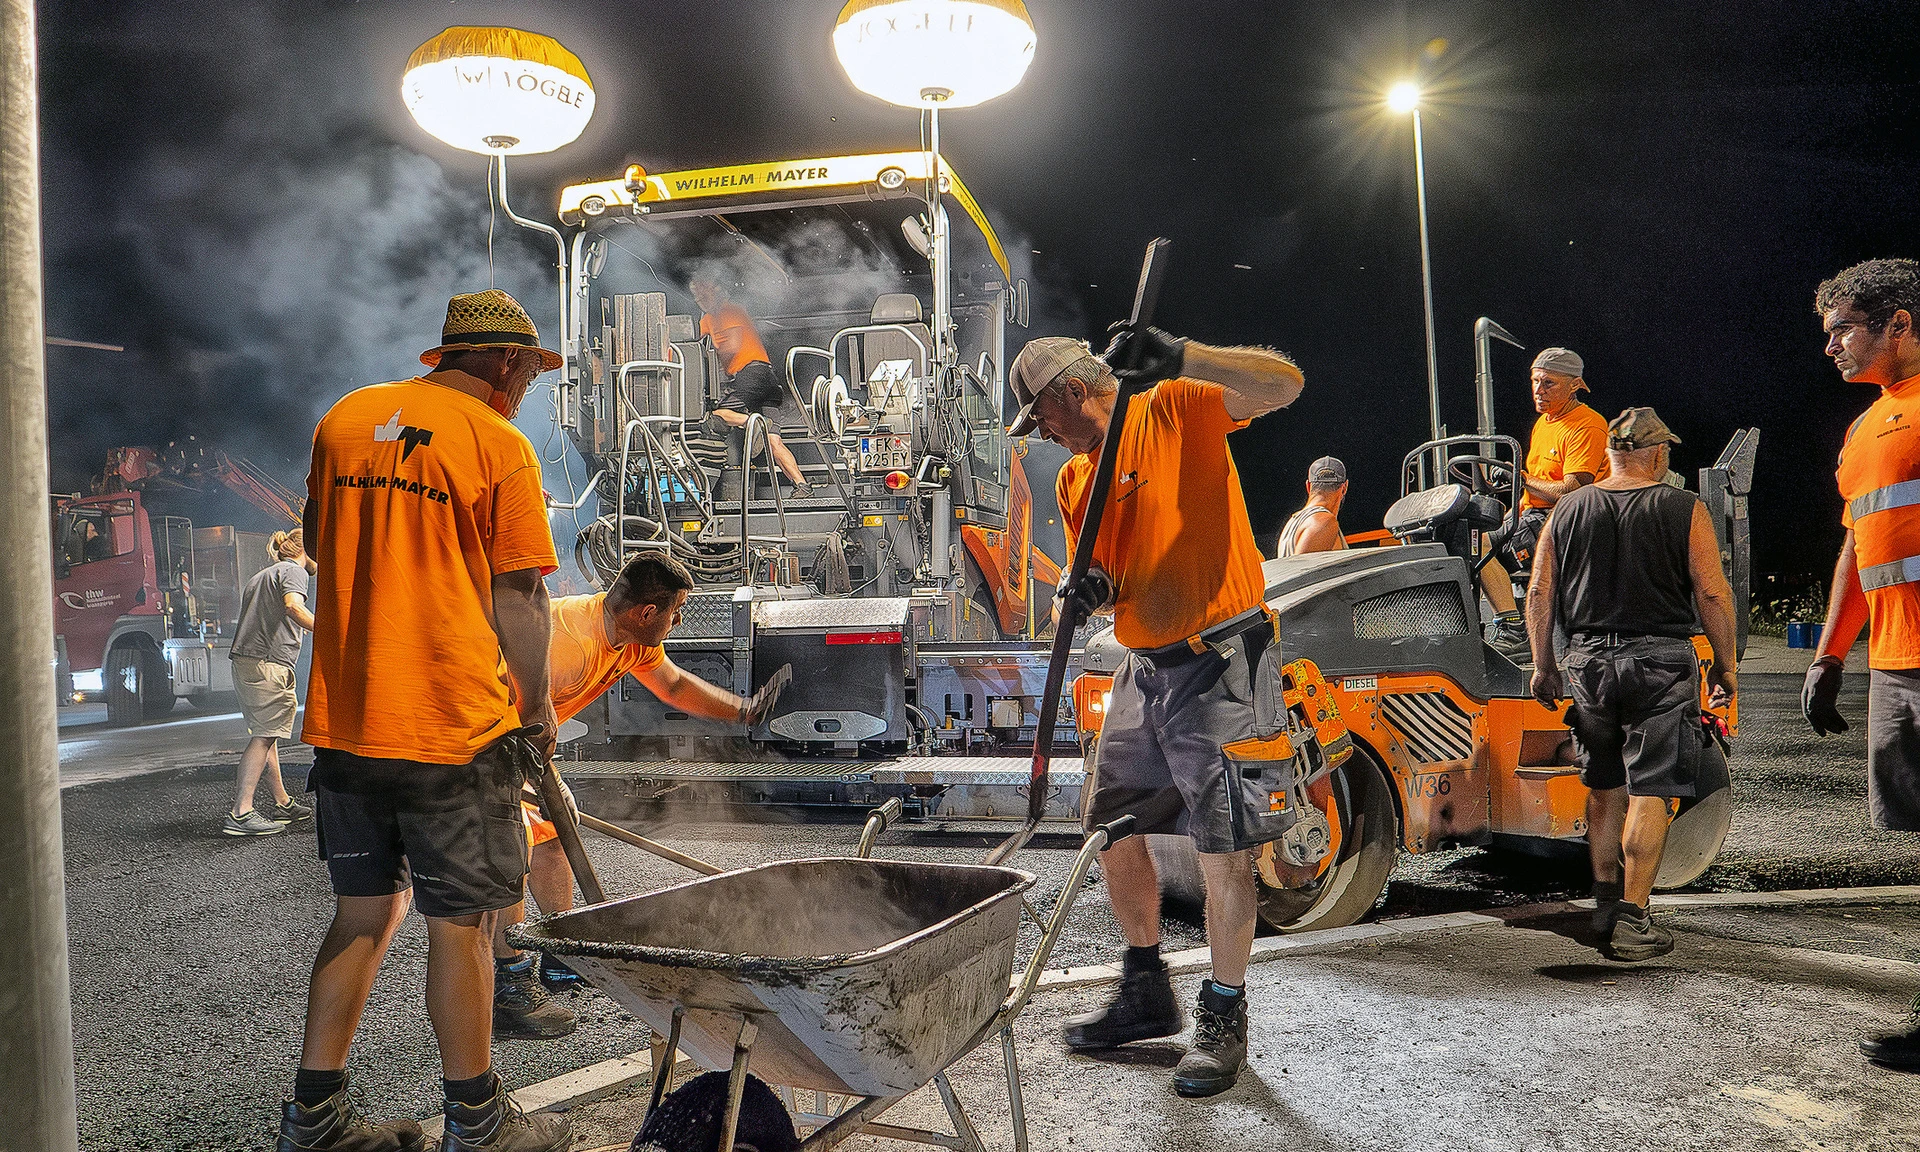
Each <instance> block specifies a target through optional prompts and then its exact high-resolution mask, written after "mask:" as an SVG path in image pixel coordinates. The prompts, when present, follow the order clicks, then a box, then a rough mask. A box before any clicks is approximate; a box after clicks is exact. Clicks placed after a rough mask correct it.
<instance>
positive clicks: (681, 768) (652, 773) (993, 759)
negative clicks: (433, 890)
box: [558, 756, 1087, 788]
mask: <svg viewBox="0 0 1920 1152" xmlns="http://www.w3.org/2000/svg"><path fill="white" fill-rule="evenodd" d="M558 767H559V768H560V772H561V774H562V775H564V776H567V777H569V778H577V779H589V778H609V779H611V778H622V777H630V778H634V779H643V780H833V781H840V782H843V783H855V784H896V785H900V784H952V785H973V786H987V787H1005V788H1024V787H1026V785H1027V782H1028V781H1029V780H1030V779H1031V778H1032V775H1031V773H1032V762H1031V761H1030V760H1028V759H1027V758H1026V757H1024V756H909V757H905V758H902V759H899V760H877V761H876V760H868V761H851V760H794V761H786V762H782V763H769V764H715V763H694V762H690V761H683V760H564V761H561V762H560V763H559V765H558ZM1086 778H1087V773H1086V768H1085V762H1084V761H1082V760H1081V759H1080V758H1079V757H1078V756H1071V757H1069V756H1061V757H1056V758H1054V760H1053V762H1052V763H1051V764H1050V765H1049V766H1048V772H1047V781H1048V783H1049V784H1050V785H1051V786H1052V787H1055V788H1078V787H1080V786H1081V785H1083V784H1085V783H1086Z"/></svg>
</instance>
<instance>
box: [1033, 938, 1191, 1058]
mask: <svg viewBox="0 0 1920 1152" xmlns="http://www.w3.org/2000/svg"><path fill="white" fill-rule="evenodd" d="M1183 1023H1184V1022H1183V1021H1182V1020H1181V1019H1180V1005H1179V1003H1178V1002H1177V1001H1175V1000H1174V998H1173V981H1172V980H1170V979H1168V978H1167V966H1166V965H1165V964H1162V963H1160V962H1159V961H1157V960H1156V961H1155V962H1154V964H1153V966H1152V967H1150V968H1149V967H1144V966H1143V967H1138V968H1132V967H1131V966H1130V968H1129V970H1127V971H1124V972H1122V974H1121V976H1120V990H1119V991H1118V992H1116V993H1114V997H1113V999H1112V1001H1110V1002H1109V1003H1108V1004H1107V1006H1106V1007H1105V1008H1101V1009H1098V1010H1096V1011H1093V1012H1084V1013H1082V1014H1080V1015H1078V1016H1069V1017H1067V1026H1066V1027H1065V1028H1063V1029H1061V1033H1060V1034H1061V1037H1062V1038H1063V1039H1065V1040H1066V1042H1067V1047H1069V1048H1071V1049H1073V1050H1074V1051H1075V1052H1092V1051H1096V1050H1098V1049H1101V1048H1116V1047H1118V1046H1120V1045H1122V1044H1131V1043H1132V1042H1134V1041H1135V1040H1153V1039H1155V1038H1157V1037H1161V1036H1174V1035H1178V1034H1179V1032H1180V1029H1181V1027H1182V1026H1183Z"/></svg>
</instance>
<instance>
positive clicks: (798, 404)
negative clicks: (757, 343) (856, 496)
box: [787, 344, 854, 515]
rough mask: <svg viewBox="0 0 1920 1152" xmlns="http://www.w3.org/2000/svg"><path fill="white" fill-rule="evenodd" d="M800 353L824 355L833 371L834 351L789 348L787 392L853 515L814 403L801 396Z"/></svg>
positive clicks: (798, 346)
mask: <svg viewBox="0 0 1920 1152" xmlns="http://www.w3.org/2000/svg"><path fill="white" fill-rule="evenodd" d="M800 355H809V356H821V357H824V358H825V359H826V361H827V371H829V372H831V371H833V353H831V352H829V351H827V350H826V349H825V348H815V347H814V346H813V345H811V344H796V345H794V346H793V347H791V348H789V349H787V392H788V393H789V394H790V395H792V397H793V406H794V407H795V408H797V409H799V410H800V422H801V423H802V424H805V425H806V426H807V439H809V440H811V441H813V445H814V447H816V448H818V449H820V462H821V463H822V464H825V465H826V466H827V479H829V480H831V481H833V487H834V490H835V491H837V492H839V493H840V503H841V504H843V505H845V506H846V509H847V513H848V515H852V514H853V511H854V507H853V494H852V493H850V492H848V491H847V486H846V485H845V484H843V483H841V481H840V473H838V472H836V471H835V470H834V467H833V456H832V454H831V453H829V452H828V451H827V443H826V441H824V440H822V439H821V438H820V429H818V428H816V427H814V424H813V413H812V412H811V411H810V409H811V407H812V405H810V404H808V403H807V402H806V401H805V400H804V399H802V398H801V396H800V381H799V380H797V379H796V378H795V377H794V375H793V361H794V358H795V357H796V356H800ZM833 447H834V448H835V450H838V449H839V447H840V445H839V443H838V442H837V441H836V442H835V443H834V445H833ZM849 471H851V470H849Z"/></svg>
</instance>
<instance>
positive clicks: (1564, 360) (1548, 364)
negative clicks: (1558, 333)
mask: <svg viewBox="0 0 1920 1152" xmlns="http://www.w3.org/2000/svg"><path fill="white" fill-rule="evenodd" d="M1533 366H1534V367H1535V368H1544V369H1546V370H1547V371H1549V372H1554V373H1558V374H1559V375H1561V376H1572V377H1573V378H1574V379H1576V380H1578V379H1580V378H1582V377H1584V376H1585V375H1586V372H1587V362H1586V361H1585V360H1582V359H1580V353H1578V352H1575V351H1574V350H1573V349H1571V348H1548V349H1546V350H1544V351H1542V352H1541V353H1540V355H1538V356H1535V357H1534V358H1533Z"/></svg>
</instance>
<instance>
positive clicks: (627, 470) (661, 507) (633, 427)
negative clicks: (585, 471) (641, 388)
mask: <svg viewBox="0 0 1920 1152" xmlns="http://www.w3.org/2000/svg"><path fill="white" fill-rule="evenodd" d="M670 422H680V421H679V418H678V417H675V416H638V417H635V418H634V419H632V420H629V421H627V424H626V427H625V429H624V430H623V431H622V432H621V434H620V483H619V484H618V486H617V487H616V488H615V493H616V494H615V496H614V517H615V519H614V528H615V531H616V533H617V539H618V542H619V546H620V559H621V562H622V563H624V562H625V561H626V558H627V545H628V541H627V477H628V476H629V475H631V463H630V462H631V460H632V454H633V434H634V433H635V432H638V433H640V436H641V441H642V444H643V446H644V447H645V449H646V453H647V464H648V474H649V475H650V476H652V477H654V478H655V479H658V477H659V463H658V462H659V461H662V460H664V461H665V462H666V466H667V471H668V473H669V474H671V475H672V477H673V479H674V480H675V481H676V482H677V483H679V484H680V486H681V487H683V488H685V489H686V490H687V491H689V492H691V493H693V494H694V499H695V500H696V501H698V502H699V504H700V511H701V517H700V518H701V520H702V521H703V522H704V521H706V520H709V519H711V518H712V516H713V510H712V509H711V508H710V507H709V506H708V504H707V500H706V493H705V492H704V491H703V490H702V487H701V485H699V484H696V483H694V482H692V480H691V479H690V478H689V477H688V476H687V475H686V474H685V473H684V472H682V471H681V469H680V466H679V465H678V464H676V463H674V461H673V457H672V456H671V455H669V454H668V452H667V450H666V448H665V446H663V445H662V444H661V443H660V442H659V440H657V439H656V438H655V437H654V435H653V430H652V429H650V428H648V427H647V425H648V424H664V423H670ZM680 423H682V426H683V427H684V422H680ZM656 454H657V455H656ZM648 496H649V498H650V500H651V504H650V510H655V509H657V511H658V512H659V516H658V517H657V518H656V519H655V521H654V524H655V528H656V531H655V534H654V535H653V536H652V537H649V538H648V539H647V540H643V541H636V542H635V543H637V544H653V543H661V542H663V540H664V537H665V534H666V532H667V504H666V497H665V496H663V495H661V494H660V492H659V490H658V488H657V486H656V485H651V484H650V485H648Z"/></svg>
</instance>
